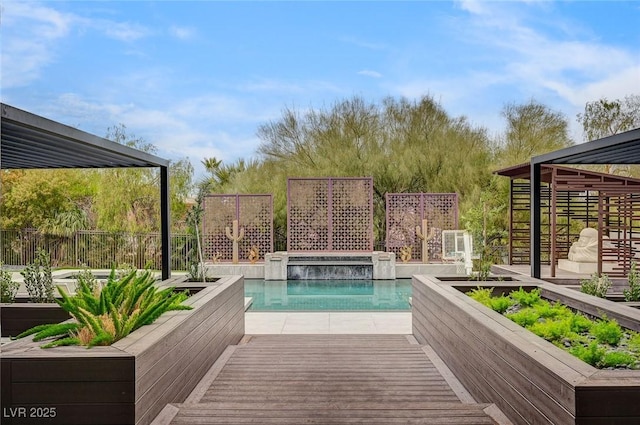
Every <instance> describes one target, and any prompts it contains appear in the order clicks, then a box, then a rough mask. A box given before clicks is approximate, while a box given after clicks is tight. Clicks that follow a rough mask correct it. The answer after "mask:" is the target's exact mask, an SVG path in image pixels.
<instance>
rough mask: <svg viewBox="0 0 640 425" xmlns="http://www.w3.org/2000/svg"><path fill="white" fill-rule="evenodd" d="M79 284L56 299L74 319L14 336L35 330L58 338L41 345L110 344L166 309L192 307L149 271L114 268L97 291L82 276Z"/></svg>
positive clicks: (38, 334) (39, 334)
mask: <svg viewBox="0 0 640 425" xmlns="http://www.w3.org/2000/svg"><path fill="white" fill-rule="evenodd" d="M78 285H79V286H78V289H77V291H76V295H75V296H73V297H71V296H69V295H67V294H66V293H64V292H63V291H62V290H59V292H60V295H61V296H62V300H60V301H58V304H60V306H61V307H62V308H63V309H64V310H65V311H67V312H68V313H69V314H71V316H73V318H75V319H76V322H77V323H73V324H53V325H42V326H37V327H35V328H32V329H30V330H28V331H26V332H23V333H22V334H20V335H18V337H17V338H22V337H25V336H27V335H32V334H35V336H34V340H40V339H43V338H45V337H47V338H48V337H59V338H61V339H57V340H54V341H52V342H50V343H49V344H46V345H44V346H43V347H42V348H50V347H55V346H60V345H86V346H87V347H93V346H95V345H110V344H113V343H114V342H116V341H118V340H120V339H122V338H124V337H125V336H127V335H128V334H129V333H131V332H133V331H134V330H136V329H138V328H140V327H141V326H143V325H148V324H151V323H153V322H154V321H155V320H156V319H157V318H158V317H160V315H162V314H163V313H165V312H167V311H171V310H190V309H191V307H189V306H185V305H182V302H183V301H184V300H185V299H186V298H187V294H186V293H184V292H182V293H176V292H174V289H175V288H173V287H171V288H166V289H163V290H160V289H158V288H157V287H156V286H155V285H154V278H153V276H152V275H151V273H150V272H148V271H146V272H144V273H142V274H140V275H138V273H137V272H136V271H135V270H134V271H132V272H130V273H129V274H128V275H126V276H124V277H121V278H117V277H116V272H115V270H112V271H111V275H110V276H109V278H108V280H107V284H106V285H105V287H104V288H103V289H102V290H101V291H99V292H98V291H96V293H94V292H93V291H92V290H91V288H90V286H89V285H88V284H87V283H86V282H85V281H84V280H82V279H79V280H78Z"/></svg>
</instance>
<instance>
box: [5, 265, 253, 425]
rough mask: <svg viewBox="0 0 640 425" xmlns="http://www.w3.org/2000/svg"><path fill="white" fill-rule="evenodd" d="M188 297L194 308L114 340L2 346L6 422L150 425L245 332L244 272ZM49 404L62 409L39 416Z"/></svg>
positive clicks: (183, 395)
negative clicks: (97, 344)
mask: <svg viewBox="0 0 640 425" xmlns="http://www.w3.org/2000/svg"><path fill="white" fill-rule="evenodd" d="M186 303H187V304H189V305H191V306H192V307H194V309H193V310H188V311H176V312H169V313H166V314H164V315H163V316H162V317H160V319H158V320H157V321H156V322H155V323H154V324H152V325H149V326H144V327H142V328H140V329H138V330H137V331H135V332H133V333H132V334H131V335H129V336H127V337H126V338H124V339H122V340H120V341H118V342H117V343H115V344H114V345H112V346H110V347H94V348H91V349H86V348H83V347H60V348H53V349H47V350H43V349H40V348H38V346H39V344H38V343H33V342H32V341H24V342H22V341H17V342H12V343H11V344H9V345H7V346H5V347H3V351H2V354H1V360H2V362H1V368H2V369H1V371H0V372H1V374H2V376H1V379H2V387H1V391H2V409H3V414H4V415H5V416H4V417H3V418H2V423H3V425H4V424H42V423H50V424H64V425H74V424H83V425H90V424H122V425H124V424H136V425H138V424H139V425H146V424H149V423H151V421H152V420H153V419H154V418H155V417H156V415H157V414H158V413H159V412H160V410H162V409H163V408H164V407H165V406H166V405H167V404H168V403H176V402H178V403H179V402H182V401H184V399H185V398H186V397H187V395H188V394H189V393H190V392H191V391H192V390H193V388H194V387H195V386H196V384H197V383H198V382H199V381H200V380H201V378H202V377H203V376H204V374H205V373H206V372H207V370H208V369H209V368H210V367H211V365H213V363H214V362H215V361H216V360H217V358H218V357H219V356H220V354H221V353H222V352H223V351H224V349H225V348H226V347H227V346H228V345H231V344H236V343H237V342H238V341H240V339H241V338H242V337H243V336H244V279H243V278H242V277H241V276H231V277H228V278H224V279H220V280H219V281H218V282H216V283H215V285H212V286H209V287H206V288H205V289H203V290H202V291H200V292H198V293H197V294H195V295H193V296H192V297H190V298H189V299H188V300H187V301H186ZM19 408H25V412H26V416H19V415H20V414H21V413H22V411H21V410H16V409H19ZM38 408H40V409H41V410H37V409H38ZM43 408H48V409H51V408H53V409H54V412H55V417H49V418H48V419H47V420H46V421H45V419H44V418H43V417H42V416H38V415H39V414H42V415H43V414H45V413H47V412H45V410H42V409H43ZM9 409H13V410H9ZM48 412H49V413H50V412H51V410H48ZM31 413H33V415H31ZM7 415H8V416H9V417H7Z"/></svg>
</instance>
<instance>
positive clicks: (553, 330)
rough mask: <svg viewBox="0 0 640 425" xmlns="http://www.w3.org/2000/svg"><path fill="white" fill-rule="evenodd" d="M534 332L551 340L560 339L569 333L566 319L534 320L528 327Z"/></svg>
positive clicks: (569, 327)
mask: <svg viewBox="0 0 640 425" xmlns="http://www.w3.org/2000/svg"><path fill="white" fill-rule="evenodd" d="M529 330H530V331H531V332H533V333H534V334H536V335H538V336H540V337H542V338H544V339H546V340H548V341H551V342H554V341H560V340H562V339H563V338H567V337H568V336H569V335H570V334H571V326H570V324H569V321H568V320H545V321H543V322H536V323H534V324H533V325H531V326H530V327H529Z"/></svg>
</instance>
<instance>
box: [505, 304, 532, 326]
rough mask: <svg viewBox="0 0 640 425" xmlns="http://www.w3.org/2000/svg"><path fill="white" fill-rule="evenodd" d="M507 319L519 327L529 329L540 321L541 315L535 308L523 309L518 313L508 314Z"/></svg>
mask: <svg viewBox="0 0 640 425" xmlns="http://www.w3.org/2000/svg"><path fill="white" fill-rule="evenodd" d="M506 317H508V318H509V319H511V320H513V321H514V322H516V323H517V324H518V325H520V326H522V327H525V328H528V327H529V326H531V325H533V324H534V323H536V322H537V321H538V319H539V318H540V314H539V313H538V312H537V311H536V310H535V309H533V308H523V309H522V310H520V311H518V312H515V313H510V314H507V315H506Z"/></svg>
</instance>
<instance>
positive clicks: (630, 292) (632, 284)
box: [622, 261, 640, 301]
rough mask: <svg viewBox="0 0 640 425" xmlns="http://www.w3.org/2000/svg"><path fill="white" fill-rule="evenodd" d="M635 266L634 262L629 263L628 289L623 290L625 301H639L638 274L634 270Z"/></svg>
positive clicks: (639, 275)
mask: <svg viewBox="0 0 640 425" xmlns="http://www.w3.org/2000/svg"><path fill="white" fill-rule="evenodd" d="M636 267H637V265H636V262H635V261H632V262H631V268H630V269H629V274H628V276H627V279H628V281H629V289H623V290H622V294H623V295H624V300H625V301H640V273H638V270H637V269H636Z"/></svg>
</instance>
